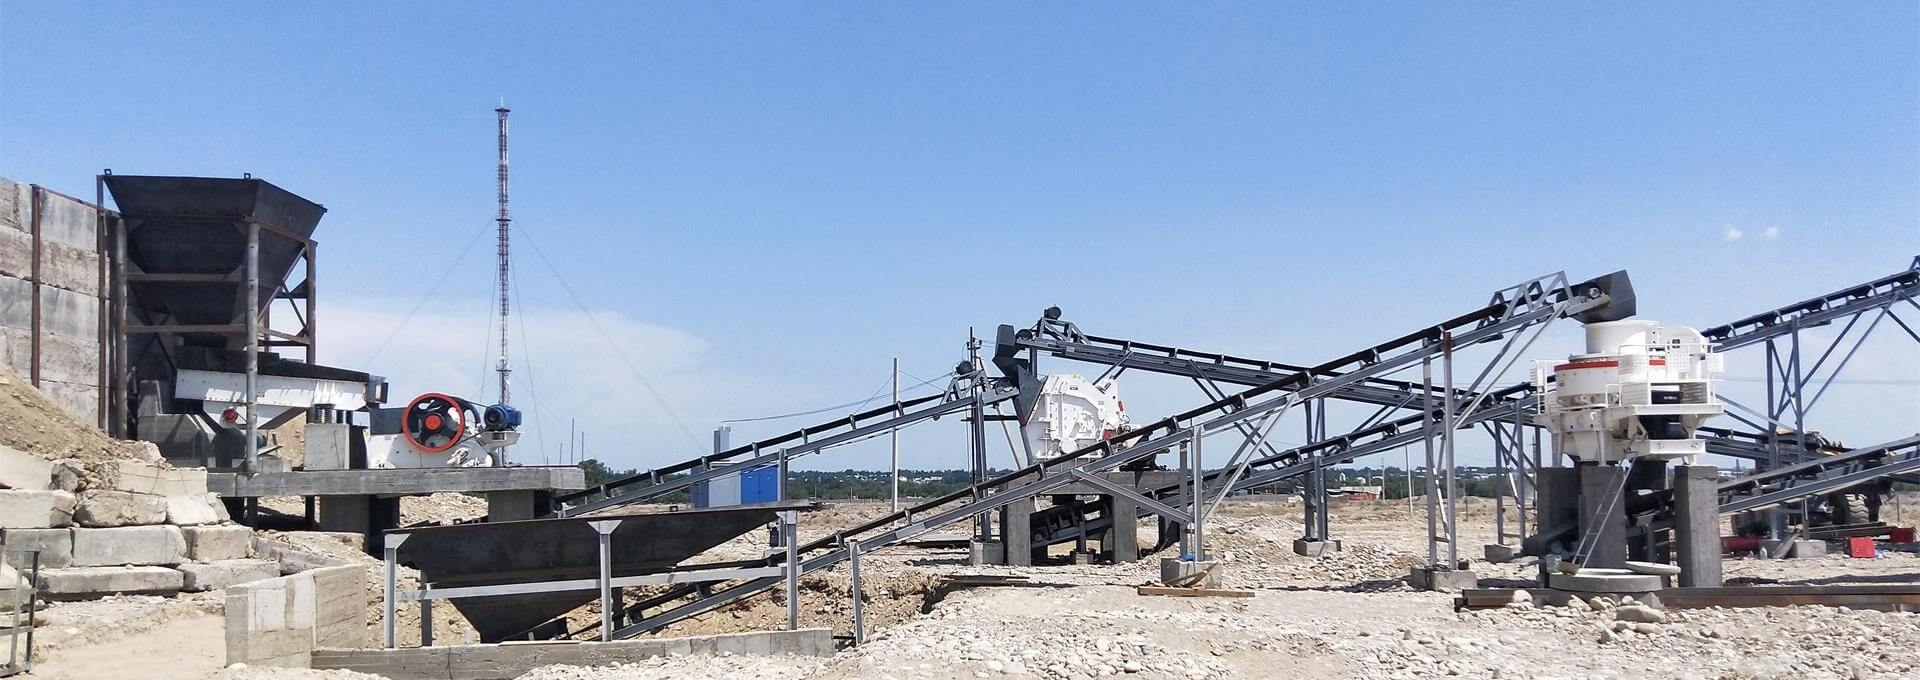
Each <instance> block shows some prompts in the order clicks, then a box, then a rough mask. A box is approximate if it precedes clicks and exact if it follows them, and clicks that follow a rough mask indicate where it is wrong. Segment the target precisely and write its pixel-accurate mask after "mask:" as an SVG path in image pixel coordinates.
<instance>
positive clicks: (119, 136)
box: [0, 0, 1920, 467]
mask: <svg viewBox="0 0 1920 680" xmlns="http://www.w3.org/2000/svg"><path fill="white" fill-rule="evenodd" d="M502 97H504V98H505V100H506V102H507V104H508V105H509V106H512V107H513V108H514V114H513V125H514V127H513V141H514V150H513V169H514V183H513V189H514V208H515V217H516V221H515V227H516V229H517V232H518V233H519V234H520V236H518V237H517V238H518V239H519V240H517V241H516V253H517V262H516V266H517V268H518V271H519V272H520V274H519V276H520V282H521V287H520V293H519V294H520V296H521V304H522V305H523V306H524V307H526V309H527V311H526V312H525V313H526V314H527V315H528V316H527V317H526V318H527V319H528V322H527V324H526V325H528V326H531V327H532V328H533V332H532V333H530V334H529V335H528V337H527V338H526V340H527V342H526V343H525V344H526V345H530V351H528V352H525V353H524V355H523V356H521V357H519V358H517V359H516V361H517V363H521V364H522V366H523V368H525V367H529V366H530V368H531V372H532V373H533V376H532V378H533V382H534V385H533V388H534V389H533V390H530V391H534V392H537V394H538V395H539V399H540V401H541V404H542V408H541V409H539V410H540V411H542V412H543V413H544V416H543V417H542V419H541V422H540V425H539V426H537V427H536V428H535V429H536V430H540V429H544V430H549V431H555V430H558V429H559V428H558V427H557V426H556V425H555V421H557V420H559V419H562V418H566V417H570V416H571V417H578V418H580V419H581V420H583V421H586V422H588V423H590V425H589V426H588V427H587V429H588V431H590V432H592V433H593V434H592V435H591V437H592V443H591V444H590V448H591V449H592V450H593V452H594V453H596V454H597V455H599V456H601V457H603V458H610V459H612V461H613V462H614V463H615V464H620V465H639V464H644V463H654V462H667V461H670V460H677V459H679V458H683V457H685V455H686V453H687V449H688V448H690V447H693V446H695V444H694V443H692V442H690V441H689V440H690V439H696V440H702V441H704V439H705V437H706V434H705V432H706V431H707V430H709V429H711V427H712V426H713V425H714V424H715V423H716V422H717V421H719V420H720V419H723V418H732V417H748V416H757V415H765V414H769V413H780V412H786V411H794V410H804V409H808V408H812V407H818V406H825V405H830V404H836V403H840V402H845V401H850V400H855V399H860V398H863V397H866V396H868V395H870V394H872V393H873V390H874V389H875V388H876V387H877V386H879V385H880V384H881V383H882V382H884V380H885V379H886V377H887V362H888V359H889V357H892V356H895V355H898V356H900V357H901V360H902V362H903V366H904V367H906V368H907V370H909V371H912V372H914V373H915V375H919V376H922V377H933V376H934V375H937V374H938V373H940V372H942V371H944V370H946V369H947V368H948V367H949V366H951V364H952V363H953V362H954V361H956V360H957V359H959V358H960V357H961V355H962V349H961V344H962V342H963V341H964V338H965V334H966V331H967V328H968V327H969V326H975V327H978V328H979V330H980V332H981V333H982V334H983V335H990V334H991V330H992V326H993V325H994V324H997V323H1005V322H1013V323H1021V324H1025V323H1030V322H1031V320H1032V319H1033V318H1034V317H1035V316H1036V315H1037V312H1038V311H1039V310H1040V309H1041V308H1043V307H1045V306H1047V305H1055V304H1057V305H1060V306H1062V307H1064V308H1065V309H1066V310H1067V313H1068V317H1069V318H1072V319H1075V320H1077V321H1079V322H1080V323H1081V324H1082V325H1083V326H1084V327H1086V328H1087V330H1089V331H1091V332H1096V333H1101V334H1107V335H1117V336H1124V337H1133V338H1138V339H1142V340H1147V341H1154V342H1164V343H1174V344H1180V345H1183V346H1191V347H1196V348H1202V349H1213V350H1218V351H1227V352H1233V353H1237V354H1243V355H1250V356H1263V357H1271V358H1273V359H1278V360H1286V361H1296V362H1302V363H1309V362H1315V361H1319V360H1322V359H1326V358H1330V357H1333V356H1336V355H1340V354H1344V353H1345V352H1347V351H1350V350H1352V349H1353V348H1355V347H1357V346H1360V345H1363V344H1370V343H1372V342H1375V341H1377V340H1380V339H1384V338H1386V337H1390V336H1397V335H1399V334H1401V333H1404V332H1406V331H1408V330H1410V329H1412V328H1414V327H1417V326H1420V325H1424V324H1426V323H1430V322H1433V321H1437V320H1439V319H1441V318H1444V317H1448V316H1452V315H1453V314H1455V313H1457V312H1458V311H1460V310H1462V309H1464V308H1467V307H1469V306H1472V305H1475V304H1478V303H1480V302H1482V301H1484V299H1485V297H1486V295H1487V294H1488V293H1489V292H1490V291H1491V290H1493V289H1496V288H1499V287H1502V286H1505V285H1508V284H1511V283H1514V282H1516V281H1519V280H1521V279H1525V278H1528V277H1530V276H1533V275H1536V274H1542V273H1547V272H1552V271H1557V270H1565V271H1567V272H1568V273H1569V275H1571V276H1574V277H1582V278H1584V277H1588V276H1593V275H1597V274H1599V273H1603V272H1605V271H1611V270H1613V269H1620V268H1625V269H1628V270H1630V271H1631V272H1632V273H1633V275H1634V277H1635V280H1636V283H1637V284H1638V288H1639V292H1640V300H1641V310H1642V312H1643V316H1645V317H1647V318H1655V319H1660V320H1663V321H1670V322H1678V323H1689V324H1694V325H1699V326H1705V325H1711V324H1715V323H1720V322H1724V321H1727V320H1730V319H1732V318H1736V317H1739V316H1744V315H1746V314H1748V313H1752V312H1754V311H1758V310H1760V309H1763V308H1769V307H1772V306H1775V305H1777V304H1784V303H1787V302H1790V301H1792V300H1796V299H1799V298H1801V297H1805V296H1808V295H1812V294H1815V293H1820V292H1825V291H1827V290H1830V289H1833V288H1837V287H1840V286H1842V285H1845V284H1848V283H1852V282H1856V281H1861V280H1865V279H1867V278H1870V277H1872V276H1876V275H1879V274H1884V273H1887V272H1891V271H1894V270H1896V269H1899V268H1902V267H1904V266H1905V265H1906V263H1907V261H1908V260H1909V259H1911V257H1912V256H1913V255H1914V254H1916V253H1920V9H1916V5H1914V4H1913V3H1899V2H1882V3H1853V4H1845V5H1805V4H1786V3H1692V4H1686V5H1681V6H1670V7H1660V6H1632V7H1621V6H1615V5H1603V4H1585V5H1578V6H1547V5H1539V4H1493V3H1489V4H1483V5H1478V6H1475V7H1458V6H1452V5H1446V4H1440V3H1431V4H1415V3H1370V4H1363V5H1360V6H1358V7H1346V6H1343V7H1339V8H1337V9H1324V8H1320V7H1315V6H1311V5H1288V4H1280V3H1251V4H1219V5H1209V6H1207V7H1206V8H1204V9H1201V10H1196V9H1193V8H1188V7H1168V6H1156V5H1131V4H1128V5H1120V6H1107V5H1100V6H1094V5H1073V4H1061V5H1049V6H1046V7H1039V8H1036V7H1030V6H1024V5H978V4H972V3H965V4H962V3H954V4H940V3H915V4H910V5H904V4H903V5H895V4H882V3H869V4H856V3H840V4H825V3H805V4H802V3H780V4H775V3H756V4H744V3H743V4H694V3H685V4H672V5H653V4H647V5H641V4H638V3H605V4H586V3H581V4H565V5H557V6H543V5H532V4H526V5H519V4H504V3H460V4H454V3H405V4H401V3H361V4H350V3H309V4H301V5H293V4H282V3H229V4H195V5H192V6H188V5H183V4H173V3H106V4H102V3H40V2H24V1H21V0H7V1H6V2H4V3H0V175H4V176H7V177H10V178H13V179H16V180H21V181H30V182H37V183H41V184H44V185H47V186H50V187H52V188H55V189H58V190H61V191H64V192H67V193H70V194H76V195H85V196H90V195H91V194H92V186H91V185H92V181H91V180H92V176H93V175H94V174H95V173H96V172H98V171H99V170H100V169H101V168H103V167H111V168H114V169H115V170H116V171H118V172H125V173H153V174H174V173H177V174H199V175H227V176H233V175H238V174H239V173H241V172H251V173H253V174H254V175H256V176H259V177H264V178H267V179H269V180H271V181H273V182H275V183H277V184H280V185H281V186H284V187H287V188H289V189H291V190H293V191H296V192H298V193H301V194H303V195H305V196H308V197H310V198H312V199H314V200H316V201H319V202H322V203H325V204H327V206H328V207H329V208H330V212H329V214H328V216H327V218H326V219H325V220H324V221H323V222H322V224H321V227H320V230H319V232H318V234H317V235H316V236H317V238H318V239H319V240H320V241H321V242H322V251H321V252H322V259H321V261H322V263H323V275H322V278H323V288H322V291H323V292H322V295H323V305H324V307H323V310H325V311H323V313H324V314H325V315H326V316H325V317H324V319H323V322H322V323H323V324H327V325H324V326H323V328H322V337H323V340H322V342H323V343H325V344H326V348H325V349H324V350H323V351H324V352H325V353H324V354H323V358H324V359H326V360H327V361H329V362H331V363H335V364H340V365H351V366H363V365H364V366H371V367H372V368H374V369H375V370H377V371H380V372H384V373H386V374H388V375H391V376H394V379H395V381H396V388H397V389H398V390H401V391H406V390H413V391H419V390H424V389H446V390H452V391H459V392H463V393H468V394H471V393H474V392H475V391H476V389H477V388H478V386H479V384H480V383H481V379H482V377H483V372H482V371H483V366H484V361H485V359H484V357H483V356H482V354H481V351H482V349H483V347H484V345H485V344H486V342H487V340H486V338H485V334H486V327H485V324H486V323H487V318H488V312H487V308H488V304H489V302H488V294H489V287H490V278H491V276H492V272H491V253H492V247H491V242H490V241H488V240H486V239H484V238H483V239H482V241H481V242H480V243H478V244H477V245H475V246H474V247H473V248H472V250H471V251H470V252H468V253H467V255H466V257H465V258H464V259H457V258H456V256H457V255H458V254H459V253H460V252H461V251H462V248H463V246H464V245H465V244H467V243H468V242H470V241H471V240H472V239H473V238H475V237H476V236H477V235H479V234H481V233H483V232H484V231H486V230H488V229H490V228H491V225H492V222H491V218H492V210H493V166H492V163H493V154H494V149H493V124H494V121H493V112H492V108H493V107H494V106H496V105H497V104H498V102H499V101H500V100H501V98H502ZM1736 236H1737V238H1736ZM530 246H537V247H538V249H539V252H541V253H544V254H545V255H546V256H547V259H548V260H550V261H551V262H552V263H553V265H554V266H555V268H557V269H559V270H561V272H562V274H563V276H564V279H565V281H566V282H567V285H568V286H570V287H571V288H572V289H573V290H574V292H575V293H576V294H577V295H578V298H579V300H580V301H581V303H582V305H583V306H584V307H586V308H587V309H588V310H590V312H581V310H580V308H579V307H577V306H576V305H575V304H574V301H573V300H574V298H573V296H572V295H570V294H569V293H568V292H567V290H566V287H565V286H563V285H561V284H560V283H559V282H558V281H559V279H557V278H556V277H555V276H554V274H553V273H552V272H551V271H550V270H549V269H548V268H547V266H546V264H545V263H543V262H542V260H541V259H539V256H538V255H536V254H535V253H533V252H531V251H532V250H533V248H532V247H530ZM456 261H457V262H458V264H457V265H455V264H454V263H455V262H456ZM449 266H453V267H454V269H453V272H454V273H453V275H452V276H451V278H450V279H449V280H448V283H447V284H446V285H445V286H443V287H442V288H441V289H440V290H439V291H438V292H437V293H436V294H435V295H433V296H432V297H430V298H428V299H427V303H426V304H425V306H424V307H423V309H422V311H421V312H420V313H419V314H418V315H416V316H415V317H414V318H413V320H412V321H410V322H408V323H407V324H406V325H405V327H404V328H402V329H401V330H400V331H399V333H398V334H397V335H396V334H395V333H394V329H395V328H396V327H399V324H400V319H401V318H403V317H405V315H406V312H407V310H409V309H411V308H412V307H413V306H414V305H415V304H416V302H418V301H419V300H420V299H421V298H422V294H423V293H424V292H425V291H426V290H427V289H428V288H429V287H430V286H431V284H432V283H433V281H434V279H435V278H437V277H438V276H439V274H440V273H441V272H442V271H444V270H447V268H448V267H449ZM589 314H590V315H591V316H590V317H589ZM516 323H517V322H516ZM603 332H604V333H605V335H606V336H610V337H612V338H613V340H614V342H615V343H616V344H618V345H620V347H621V349H620V350H617V351H616V350H613V349H610V348H609V346H608V343H607V342H606V340H605V339H603V337H602V333H603ZM1551 334H1552V336H1551V337H1552V338H1553V340H1552V341H1551V343H1550V344H1551V346H1542V347H1541V348H1540V350H1541V351H1539V352H1537V354H1539V357H1538V358H1542V359H1545V358H1551V357H1552V356H1553V353H1555V352H1564V351H1566V350H1567V348H1570V347H1573V346H1574V345H1576V344H1577V338H1578V332H1577V329H1575V328H1573V327H1572V326H1571V325H1569V326H1565V327H1556V328H1555V329H1553V330H1552V331H1551ZM1882 335H1884V336H1886V337H1881V338H1878V339H1876V340H1875V341H1873V342H1871V343H1869V345H1868V347H1869V349H1867V350H1863V354H1862V356H1861V361H1862V362H1863V363H1862V368H1863V369H1865V370H1871V371H1875V372H1874V373H1870V374H1865V373H1863V374H1861V375H1862V376H1865V377H1875V376H1884V375H1891V376H1892V377H1894V378H1896V379H1915V378H1920V368H1916V366H1920V355H1916V352H1915V351H1914V350H1913V347H1912V345H1913V343H1911V342H1904V341H1902V342H1896V340H1898V338H1894V337H1893V336H1892V335H1891V334H1885V333H1883V334H1882ZM388 336H395V338H396V339H394V340H392V341H386V340H385V338H387V337H388ZM517 336H518V334H517V333H516V338H515V342H516V344H522V343H521V338H519V337H517ZM383 342H384V343H385V344H386V346H387V349H385V350H383V351H382V352H381V354H380V356H376V357H372V359H371V360H369V356H370V355H371V354H372V348H373V347H376V346H380V345H381V344H382V343H383ZM1552 343H1557V344H1552ZM623 357H624V359H623ZM628 364H631V365H633V366H634V367H636V368H637V369H639V371H640V372H642V373H644V374H645V375H646V376H647V378H648V380H649V381H650V382H651V383H652V384H654V386H655V389H656V391H657V392H658V393H659V394H660V395H661V398H659V399H656V398H655V397H654V396H653V394H652V393H649V392H648V391H647V390H645V389H644V388H641V387H638V386H637V385H636V382H637V380H636V379H635V378H633V373H632V371H630V370H628V368H627V365H628ZM1734 366H1735V371H1736V372H1742V371H1744V373H1745V374H1746V375H1757V372H1758V362H1757V360H1755V361H1752V362H1750V365H1748V364H1745V363H1742V360H1741V359H1740V358H1739V357H1736V361H1735V364H1734ZM543 368H546V369H547V370H545V371H543V370H542V369H543ZM1060 368H1064V369H1071V368H1073V367H1066V366H1061V367H1060ZM1078 370H1083V371H1088V372H1093V371H1097V369H1090V368H1085V367H1080V368H1078ZM542 373H545V374H547V378H548V379H547V380H544V381H542V380H540V377H541V375H542ZM522 377H523V379H524V377H525V376H522ZM1122 389H1123V392H1124V393H1125V394H1126V395H1127V398H1128V405H1129V408H1130V409H1131V410H1132V411H1133V412H1134V414H1135V417H1136V418H1140V419H1142V420H1146V419H1151V418H1153V417H1157V416H1158V415H1160V414H1162V413H1165V412H1169V411H1173V410H1179V409H1183V408H1186V407H1188V406H1192V405H1194V404H1197V403H1199V402H1200V399H1199V397H1198V393H1197V392H1195V391H1193V390H1192V389H1191V388H1190V387H1184V388H1183V387H1182V386H1181V385H1180V384H1179V383H1177V382H1171V381H1164V380H1153V379H1147V378H1142V379H1139V380H1137V381H1129V382H1127V383H1125V384H1123V387H1122ZM1729 389H1730V390H1737V389H1744V388H1742V387H1741V386H1739V385H1734V386H1730V387H1729ZM1836 389H1841V388H1836ZM1845 389H1846V391H1847V392H1846V394H1845V395H1844V396H1835V397H1832V399H1838V400H1839V401H1834V402H1830V403H1831V404H1832V405H1831V406H1823V408H1828V409H1831V410H1830V411H1828V413H1827V414H1825V415H1826V416H1827V418H1828V420H1827V421H1826V422H1828V423H1830V427H1829V428H1828V429H1830V430H1831V431H1843V432H1849V433H1859V434H1857V435H1850V436H1849V437H1848V438H1849V439H1854V440H1878V439H1884V438H1887V437H1890V436H1894V435H1898V434H1903V433H1907V432H1911V431H1912V429H1913V427H1914V426H1913V425H1912V423H1911V417H1910V416H1911V414H1912V413H1914V412H1915V410H1916V409H1917V408H1920V387H1915V386H1913V385H1910V384H1893V385H1884V384H1882V385H1849V386H1846V388H1845ZM527 400H531V396H529V397H527ZM662 401H664V402H665V406H663V405H662ZM668 411H671V412H672V413H673V414H674V415H667V412H668ZM1903 417H1904V422H1901V420H1902V419H1903ZM801 424H803V422H801V421H788V422H783V423H774V424H755V425H751V426H746V425H743V426H742V427H741V433H740V434H739V435H737V438H739V437H745V436H748V435H752V434H767V433H771V432H772V431H773V430H775V429H776V428H777V427H778V426H780V425H787V426H794V427H797V426H799V425H801ZM958 432H959V429H958V425H957V424H953V423H946V422H943V423H940V424H936V425H933V426H930V429H929V431H928V432H926V433H914V434H912V435H910V436H909V438H908V441H909V444H908V446H907V448H908V454H907V458H908V462H909V464H911V465H923V466H958V465H959V464H961V463H962V462H963V461H964V457H963V454H962V453H961V451H963V450H964V443H963V442H961V441H960V440H959V439H958V436H957V433H958ZM689 433H690V434H689ZM533 438H534V439H539V440H546V441H548V442H549V443H548V446H549V447H555V446H557V445H558V442H557V439H563V438H564V437H556V436H554V435H553V434H552V432H545V433H536V434H535V435H534V437H533ZM523 456H524V454H523ZM884 456H885V454H884V449H882V448H880V447H878V446H873V445H868V446H862V447H858V448H857V449H854V450H850V451H847V452H845V455H838V456H836V457H834V458H832V459H830V460H825V461H822V462H821V463H820V465H821V466H825V467H842V466H872V465H876V464H879V463H882V462H883V461H884Z"/></svg>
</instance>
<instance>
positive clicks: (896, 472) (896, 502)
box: [887, 357, 900, 512]
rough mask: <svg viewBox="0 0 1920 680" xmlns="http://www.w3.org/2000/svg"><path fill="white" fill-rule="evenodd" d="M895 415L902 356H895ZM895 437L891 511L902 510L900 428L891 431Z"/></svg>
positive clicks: (898, 408)
mask: <svg viewBox="0 0 1920 680" xmlns="http://www.w3.org/2000/svg"><path fill="white" fill-rule="evenodd" d="M893 417H895V418H898V417H900V357H894V358H893ZM889 436H890V437H891V438H892V439H893V481H892V483H891V484H892V486H893V503H891V504H890V505H888V506H887V510H888V511H889V512H899V511H900V428H898V427H895V428H893V429H892V430H890V431H889Z"/></svg>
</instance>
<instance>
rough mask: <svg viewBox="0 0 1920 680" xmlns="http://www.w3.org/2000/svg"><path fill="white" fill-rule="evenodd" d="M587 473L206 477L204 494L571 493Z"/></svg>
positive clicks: (517, 470)
mask: <svg viewBox="0 0 1920 680" xmlns="http://www.w3.org/2000/svg"><path fill="white" fill-rule="evenodd" d="M584 488H587V473H586V471H585V470H581V469H580V468H577V467H572V466H557V465H556V466H521V467H471V468H410V469H394V470H311V471H295V472H263V473H259V474H252V475H248V474H243V473H239V472H208V473H207V490H208V491H212V492H214V493H217V494H220V495H221V496H223V497H227V498H262V497H267V496H418V495H425V494H430V493H440V492H443V491H456V492H473V493H489V492H499V491H554V490H562V491H572V490H578V489H584Z"/></svg>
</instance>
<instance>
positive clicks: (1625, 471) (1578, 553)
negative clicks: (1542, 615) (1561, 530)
mask: <svg viewBox="0 0 1920 680" xmlns="http://www.w3.org/2000/svg"><path fill="white" fill-rule="evenodd" d="M1638 458H1639V455H1638V454H1636V455H1631V456H1627V457H1625V458H1622V459H1620V462H1619V464H1618V465H1617V467H1619V468H1620V474H1619V475H1618V476H1617V477H1616V478H1615V479H1614V482H1613V484H1612V485H1610V486H1609V488H1608V490H1607V498H1606V500H1605V501H1603V502H1602V503H1601V505H1600V507H1599V508H1597V510H1598V511H1599V512H1597V513H1595V514H1596V515H1597V516H1596V517H1589V518H1587V520H1588V521H1587V524H1589V525H1590V526H1588V527H1587V528H1586V529H1585V530H1583V531H1581V532H1580V543H1579V544H1577V545H1575V546H1574V549H1573V559H1571V560H1567V561H1563V562H1561V563H1560V571H1562V572H1564V573H1567V574H1578V573H1580V570H1581V569H1582V568H1585V567H1586V566H1587V562H1588V561H1591V560H1592V559H1593V551H1594V549H1595V548H1597V547H1598V544H1599V542H1600V534H1603V533H1606V530H1607V522H1606V517H1607V516H1608V515H1611V514H1613V511H1614V509H1615V507H1616V506H1617V505H1618V504H1619V503H1620V496H1621V495H1622V494H1625V493H1626V492H1627V478H1628V477H1631V476H1633V462H1634V460H1636V459H1638ZM1569 565H1571V566H1569Z"/></svg>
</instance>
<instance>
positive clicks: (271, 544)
mask: <svg viewBox="0 0 1920 680" xmlns="http://www.w3.org/2000/svg"><path fill="white" fill-rule="evenodd" d="M250 543H251V545H252V547H253V555H254V556H255V557H258V558H260V559H263V560H275V561H278V562H279V563H280V573H282V574H298V573H301V572H307V571H312V570H315V569H322V568H326V567H337V566H341V565H345V564H351V562H348V561H346V560H342V559H339V558H334V557H327V556H325V555H321V554H319V553H311V552H306V551H302V550H296V549H294V548H292V547H290V546H288V545H287V544H285V543H280V542H278V541H272V540H268V539H265V538H259V537H255V538H253V539H252V540H251V541H250Z"/></svg>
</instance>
